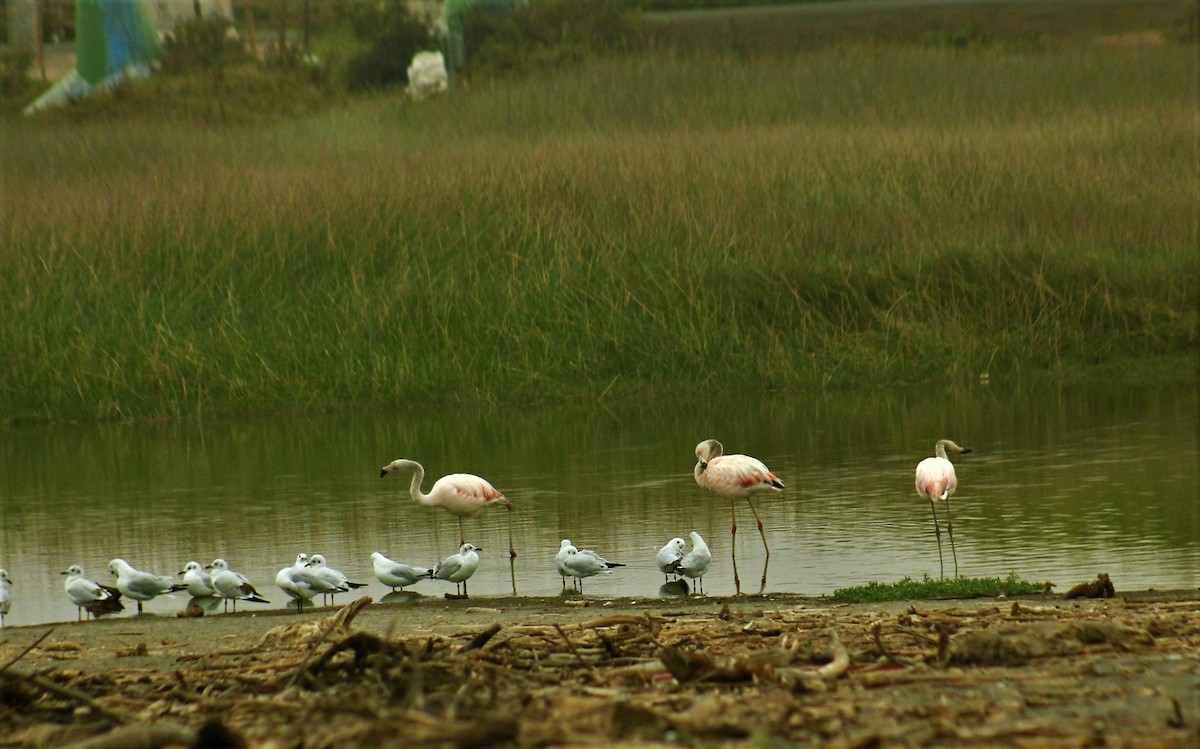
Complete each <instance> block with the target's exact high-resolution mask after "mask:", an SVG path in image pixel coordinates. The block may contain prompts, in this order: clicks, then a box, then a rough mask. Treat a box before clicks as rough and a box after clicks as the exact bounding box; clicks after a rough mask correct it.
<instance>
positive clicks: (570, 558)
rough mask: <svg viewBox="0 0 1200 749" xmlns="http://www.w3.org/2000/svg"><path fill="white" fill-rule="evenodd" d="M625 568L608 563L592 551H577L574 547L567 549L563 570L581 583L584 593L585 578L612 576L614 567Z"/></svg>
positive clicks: (581, 589) (581, 590) (580, 589)
mask: <svg viewBox="0 0 1200 749" xmlns="http://www.w3.org/2000/svg"><path fill="white" fill-rule="evenodd" d="M624 566H625V565H623V564H617V563H616V562H610V561H608V560H607V559H605V558H604V557H602V556H600V555H599V554H597V553H596V552H594V551H592V550H591V549H577V548H575V547H574V546H567V547H566V555H565V556H564V557H563V562H562V569H564V570H566V572H567V574H568V575H570V576H571V577H574V578H576V579H577V580H578V581H579V592H580V593H582V592H583V578H585V577H591V576H592V575H597V574H600V573H604V574H605V575H610V574H612V570H613V568H614V567H624Z"/></svg>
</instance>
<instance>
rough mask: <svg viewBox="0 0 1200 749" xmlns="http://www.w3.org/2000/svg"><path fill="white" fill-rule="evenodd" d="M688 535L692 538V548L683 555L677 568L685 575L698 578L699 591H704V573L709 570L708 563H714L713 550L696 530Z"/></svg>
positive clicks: (694, 578)
mask: <svg viewBox="0 0 1200 749" xmlns="http://www.w3.org/2000/svg"><path fill="white" fill-rule="evenodd" d="M688 537H689V538H691V539H692V550H691V551H689V552H688V553H687V554H684V555H683V559H680V560H679V564H678V565H677V567H676V569H678V570H679V573H680V574H682V575H684V576H685V577H689V578H691V579H693V580H698V581H699V582H698V583H697V592H700V593H703V592H704V573H705V572H708V565H709V564H711V563H712V552H711V551H709V549H708V544H706V543H704V539H703V538H701V537H700V534H699V533H697V532H696V531H692V532H691V533H689V534H688Z"/></svg>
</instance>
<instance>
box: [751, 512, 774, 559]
mask: <svg viewBox="0 0 1200 749" xmlns="http://www.w3.org/2000/svg"><path fill="white" fill-rule="evenodd" d="M746 504H748V505H750V512H753V513H754V519H755V521H757V523H758V535H760V536H762V542H763V548H764V549H766V550H767V557H768V558H769V557H770V556H771V547H769V546H767V534H766V533H764V532H763V521H762V518H760V517H759V516H758V510H756V509H755V508H754V500H752V499H750V498H749V497H746Z"/></svg>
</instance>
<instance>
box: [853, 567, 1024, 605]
mask: <svg viewBox="0 0 1200 749" xmlns="http://www.w3.org/2000/svg"><path fill="white" fill-rule="evenodd" d="M1041 590H1042V584H1041V583H1031V582H1029V581H1028V580H1023V579H1022V578H1021V577H1019V576H1018V575H1017V573H1015V572H1010V573H1009V574H1008V577H1006V578H1004V579H1003V580H1001V579H1000V578H998V577H962V578H959V579H958V580H934V579H933V578H931V577H930V576H929V575H925V577H924V578H923V579H921V580H913V579H912V578H911V577H906V578H904V579H903V580H901V581H900V582H897V583H889V584H885V583H875V582H872V583H867V584H866V585H859V586H855V587H853V588H838V589H837V590H835V591H833V595H832V596H831V598H832V599H833V600H835V601H841V602H843V603H875V602H878V601H904V600H907V599H910V598H988V597H992V596H998V595H1001V594H1004V595H1019V594H1022V593H1039V592H1041Z"/></svg>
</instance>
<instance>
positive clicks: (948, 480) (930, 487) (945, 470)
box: [916, 440, 971, 580]
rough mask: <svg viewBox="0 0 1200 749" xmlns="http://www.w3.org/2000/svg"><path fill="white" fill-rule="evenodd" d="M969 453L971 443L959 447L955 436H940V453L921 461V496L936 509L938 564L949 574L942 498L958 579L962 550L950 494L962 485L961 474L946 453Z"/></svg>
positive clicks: (938, 446) (919, 474)
mask: <svg viewBox="0 0 1200 749" xmlns="http://www.w3.org/2000/svg"><path fill="white" fill-rule="evenodd" d="M948 452H950V453H954V454H956V455H957V454H965V453H969V452H971V448H969V447H959V446H958V445H957V444H955V443H954V441H953V440H938V441H937V444H936V445H935V446H934V453H935V454H936V457H933V458H926V459H924V460H922V461H921V462H920V463H917V482H916V484H917V496H919V497H922V498H924V499H928V500H929V509H930V510H932V511H933V532H934V535H936V536H937V543H938V565H939V566H940V567H941V573H942V578H943V579H945V577H946V563H945V561H944V560H943V558H942V530H941V528H939V527H938V519H937V506H936V505H935V504H934V503H935V502H937V501H938V500H941V501H943V502H945V503H946V525H947V529H948V530H949V532H950V552H951V553H952V554H954V578H955V579H956V580H957V579H958V552H957V551H955V549H954V521H953V520H952V519H951V518H950V497H951V496H953V495H954V490H955V489H956V488H957V487H958V477H957V476H955V475H954V464H953V463H951V462H950V459H949V458H947V457H946V454H947V453H948Z"/></svg>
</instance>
